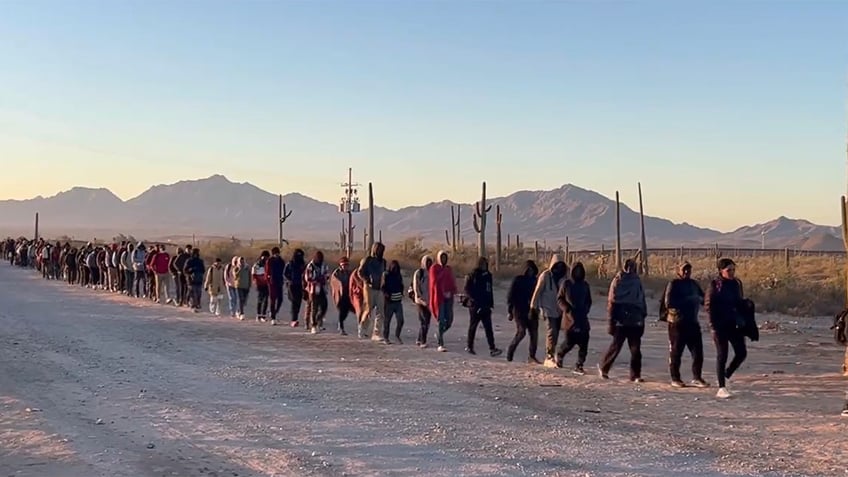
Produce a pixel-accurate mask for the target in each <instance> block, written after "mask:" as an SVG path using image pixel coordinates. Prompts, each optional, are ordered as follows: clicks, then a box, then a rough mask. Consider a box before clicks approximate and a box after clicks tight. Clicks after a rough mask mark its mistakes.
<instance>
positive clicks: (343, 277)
mask: <svg viewBox="0 0 848 477" xmlns="http://www.w3.org/2000/svg"><path fill="white" fill-rule="evenodd" d="M349 267H350V260H349V259H348V258H347V257H342V258H340V259H339V267H338V268H336V269H335V270H333V273H332V274H331V275H330V290H332V293H333V304H334V305H335V306H336V310H338V312H339V334H340V335H342V336H347V332H346V331H345V326H344V323H345V320H346V319H347V315H349V314H350V312H351V311H352V310H353V303H352V301H351V297H350V275H351V273H350V268H349Z"/></svg>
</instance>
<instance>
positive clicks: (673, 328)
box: [662, 262, 709, 388]
mask: <svg viewBox="0 0 848 477" xmlns="http://www.w3.org/2000/svg"><path fill="white" fill-rule="evenodd" d="M703 302H704V291H703V290H701V286H700V285H698V282H696V281H695V280H693V279H692V264H690V263H689V262H683V263H682V264H681V265H680V267H678V269H677V278H675V279H674V280H671V281H670V282H669V283H668V285H666V287H665V292H664V293H663V298H662V304H663V308H664V309H665V310H666V316H665V320H666V321H667V322H668V344H669V346H668V349H669V352H668V354H669V356H668V371H669V374H670V375H671V385H672V387H675V388H683V387H686V384H684V383H683V380H682V379H681V377H680V362H681V359H682V358H683V352H684V351H685V350H686V348H689V352H690V353H691V354H692V378H693V379H692V386H695V387H698V388H706V387H709V384H708V383H707V382H706V381H704V378H703V377H702V370H703V368H704V340H703V338H702V337H701V325H700V324H699V323H698V310H700V308H701V304H702V303H703Z"/></svg>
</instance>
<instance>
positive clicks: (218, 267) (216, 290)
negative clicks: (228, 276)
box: [203, 258, 226, 316]
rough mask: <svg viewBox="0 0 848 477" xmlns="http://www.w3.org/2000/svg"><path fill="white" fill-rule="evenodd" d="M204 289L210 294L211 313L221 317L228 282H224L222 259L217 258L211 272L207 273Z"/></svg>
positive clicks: (210, 268)
mask: <svg viewBox="0 0 848 477" xmlns="http://www.w3.org/2000/svg"><path fill="white" fill-rule="evenodd" d="M203 288H205V289H206V293H208V294H209V313H212V314H213V315H215V316H221V302H222V301H223V300H224V290H225V289H226V282H225V281H224V264H223V263H222V262H221V259H220V258H216V259H215V262H213V263H212V266H211V267H209V270H207V271H206V279H205V280H204V283H203Z"/></svg>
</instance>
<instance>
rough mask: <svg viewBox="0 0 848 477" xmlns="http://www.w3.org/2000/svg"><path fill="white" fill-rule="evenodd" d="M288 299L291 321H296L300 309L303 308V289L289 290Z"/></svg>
mask: <svg viewBox="0 0 848 477" xmlns="http://www.w3.org/2000/svg"><path fill="white" fill-rule="evenodd" d="M289 299H290V300H291V320H292V321H297V317H298V316H300V307H301V306H303V289H301V288H290V289H289ZM306 318H307V319H308V318H309V317H306Z"/></svg>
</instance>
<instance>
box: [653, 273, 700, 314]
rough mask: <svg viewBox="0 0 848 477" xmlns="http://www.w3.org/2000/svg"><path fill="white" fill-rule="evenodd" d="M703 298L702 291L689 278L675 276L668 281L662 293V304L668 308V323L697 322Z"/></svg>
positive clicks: (696, 283)
mask: <svg viewBox="0 0 848 477" xmlns="http://www.w3.org/2000/svg"><path fill="white" fill-rule="evenodd" d="M703 300H704V291H703V290H701V286H700V285H698V282H696V281H695V280H693V279H691V278H675V279H674V280H672V281H670V282H668V285H666V287H665V293H664V294H663V304H664V305H665V309H666V310H668V318H667V319H668V322H669V323H677V322H681V323H689V324H697V323H698V310H700V308H701V303H702V302H703Z"/></svg>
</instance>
